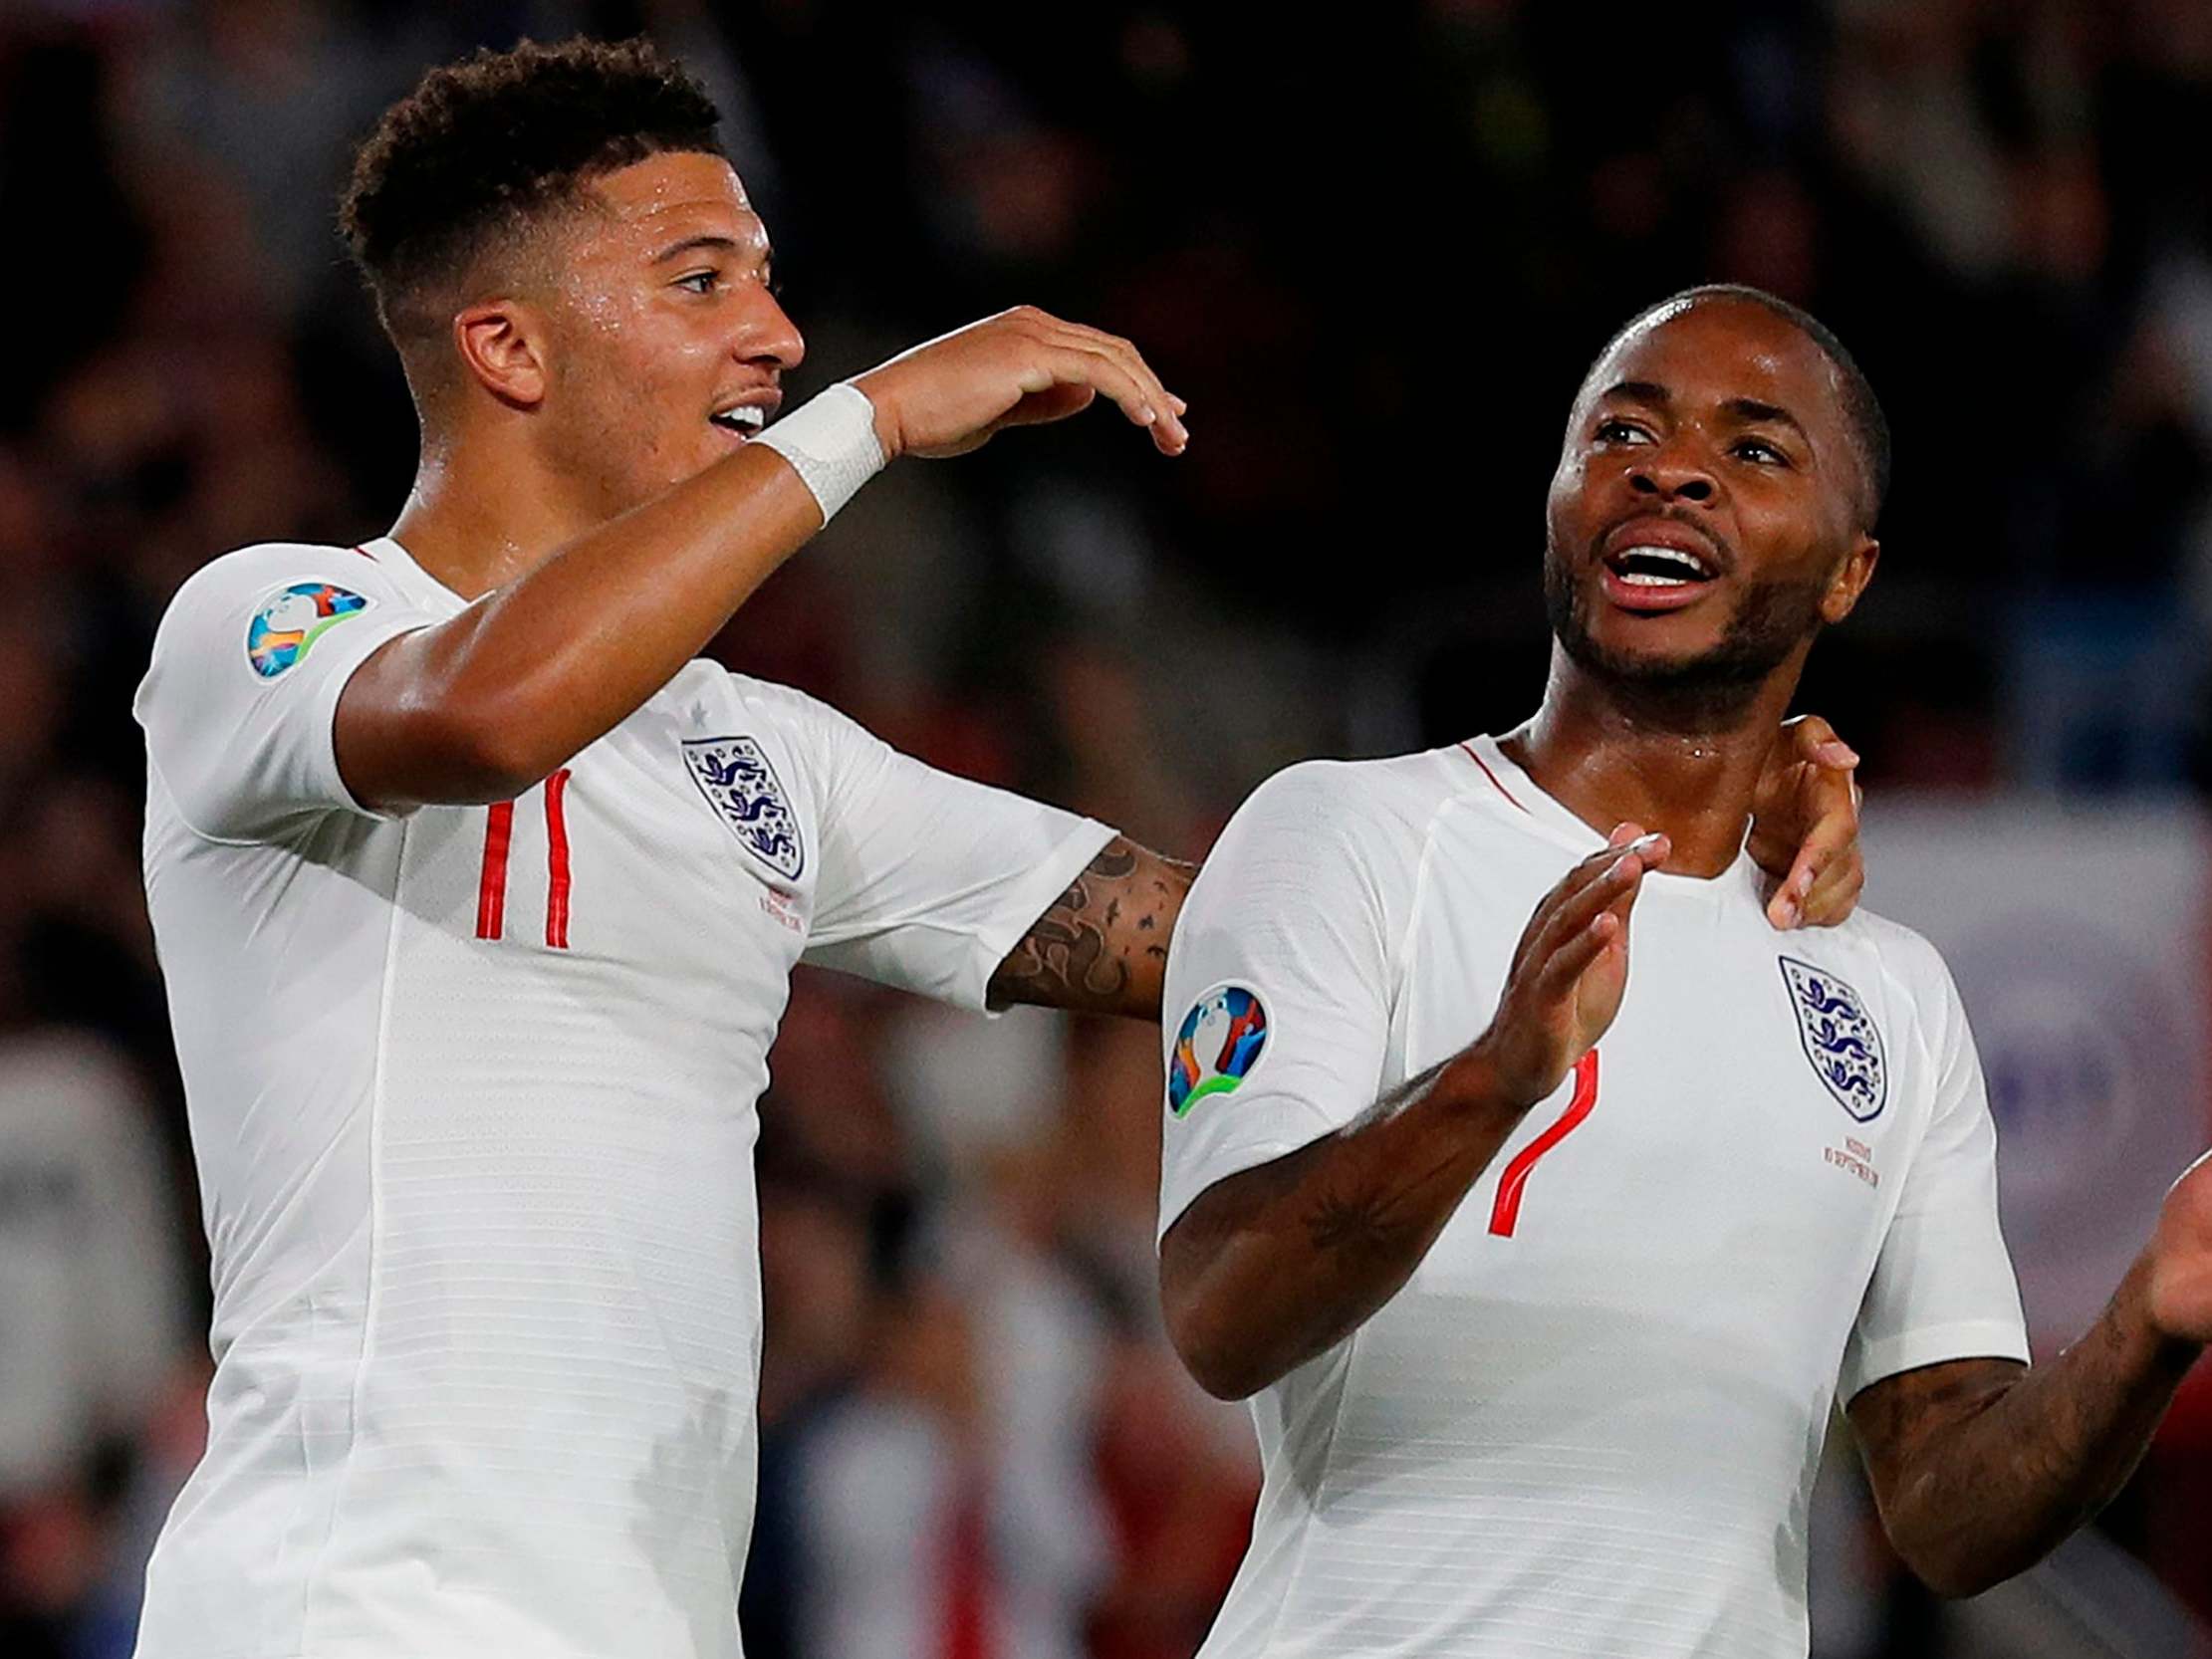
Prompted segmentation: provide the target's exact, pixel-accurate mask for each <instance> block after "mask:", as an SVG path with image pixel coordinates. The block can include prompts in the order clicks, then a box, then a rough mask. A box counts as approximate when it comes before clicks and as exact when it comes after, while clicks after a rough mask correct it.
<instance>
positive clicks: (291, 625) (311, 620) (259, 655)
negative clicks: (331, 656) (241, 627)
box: [246, 582, 371, 680]
mask: <svg viewBox="0 0 2212 1659" xmlns="http://www.w3.org/2000/svg"><path fill="white" fill-rule="evenodd" d="M370 602H371V601H370V600H369V599H368V598H366V597H364V596H363V595H362V594H360V593H357V592H353V590H351V589H348V588H341V587H339V586H337V585H336V584H335V583H329V582H295V583H293V584H291V585H290V586H289V587H285V588H280V589H278V590H276V591H275V592H272V593H270V594H269V595H267V596H266V597H265V598H264V599H263V600H262V601H261V602H260V604H258V605H257V606H255V608H254V612H253V615H252V618H251V619H250V620H249V621H248V622H247V623H246V662H247V665H248V666H249V667H251V668H252V669H253V671H254V672H255V673H256V674H258V675H260V676H261V678H263V679H265V680H273V679H275V678H276V677H277V676H278V675H279V674H282V673H283V672H284V671H285V670H286V669H288V668H290V667H291V666H292V665H293V664H294V663H296V662H298V661H299V660H300V659H301V658H302V657H304V656H306V655H307V653H308V652H309V651H310V650H312V649H313V648H314V645H315V642H316V641H317V640H318V639H320V638H322V637H323V635H324V634H326V633H328V632H329V631H330V630H331V629H332V628H334V627H336V626H338V624H339V623H341V622H343V621H345V620H346V619H347V618H349V617H351V616H358V615H360V614H361V613H362V612H363V611H365V610H367V609H368V608H369V604H370Z"/></svg>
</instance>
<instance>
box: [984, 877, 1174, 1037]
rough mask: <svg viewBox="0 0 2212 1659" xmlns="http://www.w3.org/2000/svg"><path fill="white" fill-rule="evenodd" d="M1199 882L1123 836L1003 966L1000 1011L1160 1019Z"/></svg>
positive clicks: (997, 998) (998, 981) (996, 999)
mask: <svg viewBox="0 0 2212 1659" xmlns="http://www.w3.org/2000/svg"><path fill="white" fill-rule="evenodd" d="M1197 873H1198V869H1197V866H1196V865H1195V864H1187V863H1184V862H1182V861H1181V860H1179V859H1175V858H1169V857H1165V856H1163V855H1162V854H1160V853H1157V852H1154V851H1152V850H1151V849H1150V848H1149V847H1143V846H1139V845H1137V844H1136V842H1134V841H1132V840H1130V839H1129V838H1128V837H1127V836H1125V835H1115V836H1114V837H1113V839H1111V840H1110V841H1108V842H1106V845H1105V846H1103V847H1101V848H1100V849H1099V852H1098V855H1097V856H1095V857H1094V858H1093V859H1092V860H1091V862H1090V863H1089V864H1087V865H1086V866H1085V867H1084V869H1083V872H1082V873H1081V874H1080V875H1078V876H1077V877H1076V878H1075V880H1074V881H1072V882H1070V883H1069V884H1068V886H1067V888H1066V889H1065V890H1064V891H1063V892H1062V893H1061V894H1060V896H1059V897H1058V898H1056V899H1054V900H1053V902H1052V903H1051V904H1050V905H1049V906H1047V907H1046V909H1045V913H1044V914H1043V915H1041V916H1039V917H1038V918H1037V920H1036V921H1035V922H1033V923H1031V924H1030V927H1029V929H1028V931H1026V932H1025V933H1023V935H1022V936H1021V938H1019V939H1017V940H1016V941H1015V942H1014V948H1013V949H1012V950H1010V951H1008V952H1007V953H1006V955H1005V957H1004V958H1003V959H1002V960H1001V961H1000V963H999V965H998V967H997V969H996V970H995V971H994V972H993V973H992V975H991V985H990V1002H991V1006H992V1007H994V1008H1001V1007H1005V1006H1006V1005H1008V1004H1011V1003H1034V1004H1038V1005H1040V1006H1042V1007H1046V1008H1066V1009H1074V1010H1077V1011H1079V1012H1082V1013H1090V1014H1124V1015H1128V1016H1130V1017H1132V1018H1136V1019H1153V1020H1156V1019H1158V1018H1159V1011H1160V991H1161V987H1162V985H1163V984H1164V983H1165V980H1166V977H1167V941H1168V938H1169V936H1170V935H1171V934H1172V933H1173V932H1174V928H1175V919H1176V917H1177V916H1178V915H1179V914H1180V913H1181V911H1182V905H1183V899H1184V896H1185V895H1186V894H1187V893H1188V892H1189V891H1190V883H1191V878H1192V877H1193V876H1194V875H1196V874H1197Z"/></svg>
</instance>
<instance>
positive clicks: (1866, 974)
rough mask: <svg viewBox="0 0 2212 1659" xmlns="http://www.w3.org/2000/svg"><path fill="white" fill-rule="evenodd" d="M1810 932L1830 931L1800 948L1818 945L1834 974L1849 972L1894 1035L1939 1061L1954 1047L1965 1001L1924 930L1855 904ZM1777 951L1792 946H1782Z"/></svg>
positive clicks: (1960, 1032) (1961, 1032) (1959, 1034)
mask: <svg viewBox="0 0 2212 1659" xmlns="http://www.w3.org/2000/svg"><path fill="white" fill-rule="evenodd" d="M1816 937H1818V938H1823V939H1826V938H1831V937H1832V938H1833V939H1834V944H1833V945H1831V946H1829V947H1828V948H1827V949H1821V948H1820V947H1819V946H1809V947H1807V950H1806V954H1808V955H1811V954H1814V953H1815V952H1816V951H1818V954H1819V955H1820V956H1821V958H1822V959H1823V960H1824V961H1827V962H1834V963H1836V964H1837V971H1838V972H1839V973H1840V974H1841V973H1843V972H1848V973H1849V974H1850V975H1852V976H1853V983H1854V989H1855V990H1857V991H1858V992H1859V993H1860V995H1861V996H1862V997H1863V998H1864V999H1866V1000H1868V1001H1870V1002H1872V1003H1873V1004H1875V1005H1876V1007H1877V1008H1878V1010H1879V1012H1880V1014H1881V1015H1882V1016H1883V1017H1884V1019H1883V1023H1884V1024H1886V1025H1888V1026H1889V1027H1890V1029H1891V1030H1892V1031H1893V1032H1894V1033H1896V1034H1897V1036H1898V1037H1899V1038H1909V1039H1911V1040H1912V1047H1913V1048H1914V1049H1916V1050H1917V1051H1918V1052H1919V1053H1920V1055H1921V1056H1922V1057H1923V1058H1924V1059H1925V1060H1926V1061H1928V1062H1929V1063H1930V1064H1940V1062H1941V1060H1942V1059H1943V1057H1944V1056H1945V1055H1947V1054H1949V1053H1950V1052H1951V1051H1953V1050H1954V1049H1955V1048H1956V1047H1957V1045H1958V1044H1959V1042H1960V1041H1961V1039H1962V1038H1963V1037H1964V1035H1965V1029H1966V1010H1965V1005H1964V1004H1963V1003H1962V1002H1961V1001H1960V999H1959V993H1958V986H1957V984H1956V982H1955V981H1953V979H1952V978H1951V969H1950V965H1949V964H1948V963H1946V962H1945V961H1944V960H1943V953H1942V952H1941V951H1939V950H1937V949H1936V947H1935V946H1934V945H1933V944H1932V943H1930V942H1929V940H1928V939H1927V938H1926V936H1925V935H1923V934H1921V933H1919V932H1917V931H1915V930H1914V929H1912V928H1909V927H1907V926H1905V925H1904V923H1902V922H1898V921H1893V920H1891V919H1890V918H1889V917H1887V916H1883V915H1878V914H1876V913H1875V912H1873V911H1871V910H1865V909H1860V910H1857V911H1854V912H1853V913H1852V914H1851V916H1850V918H1849V919H1848V920H1846V921H1844V922H1843V923H1842V924H1841V925H1840V926H1837V927H1834V928H1824V929H1820V930H1818V932H1817V934H1816ZM1838 947H1841V949H1839V948H1838ZM1783 954H1784V956H1785V957H1788V956H1791V955H1792V954H1793V952H1792V951H1791V950H1790V949H1789V948H1788V947H1785V948H1784V951H1783ZM1846 961H1847V963H1848V967H1847V969H1846V968H1845V967H1844V966H1843V964H1844V963H1845V962H1846Z"/></svg>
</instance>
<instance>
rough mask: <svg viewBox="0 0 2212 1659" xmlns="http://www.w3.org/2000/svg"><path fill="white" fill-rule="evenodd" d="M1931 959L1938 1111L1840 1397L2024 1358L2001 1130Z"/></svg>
mask: <svg viewBox="0 0 2212 1659" xmlns="http://www.w3.org/2000/svg"><path fill="white" fill-rule="evenodd" d="M1929 956H1930V961H1931V969H1932V976H1931V977H1932V981H1933V983H1930V984H1928V985H1927V986H1926V987H1925V989H1924V990H1923V991H1922V993H1921V994H1922V997H1923V999H1924V1001H1923V1008H1924V1009H1926V1010H1927V1012H1928V1016H1929V1021H1930V1026H1931V1028H1932V1029H1931V1032H1930V1038H1931V1047H1932V1048H1933V1050H1934V1057H1933V1058H1934V1061H1935V1066H1936V1093H1935V1102H1934V1108H1933V1112H1932V1114H1931V1116H1930V1118H1929V1122H1928V1128H1927V1133H1926V1135H1925V1136H1924V1137H1923V1138H1922V1140H1921V1143H1920V1145H1919V1148H1918V1149H1917V1150H1916V1151H1915V1153H1914V1154H1913V1158H1912V1162H1911V1164H1910V1165H1909V1166H1908V1167H1907V1168H1906V1170H1905V1173H1904V1188H1903V1191H1902V1193H1901V1194H1900V1196H1899V1198H1898V1200H1897V1210H1896V1214H1895V1216H1894V1217H1893V1218H1892V1219H1891V1221H1890V1223H1889V1232H1888V1234H1887V1235H1886V1236H1885V1237H1884V1239H1883V1240H1882V1246H1881V1255H1880V1257H1879V1259H1878V1260H1877V1261H1876V1263H1875V1265H1874V1277H1873V1280H1872V1282H1871V1283H1870V1284H1869V1285H1868V1286H1867V1289H1866V1297H1865V1301H1864V1302H1863V1303H1861V1304H1860V1307H1859V1312H1858V1322H1857V1324H1856V1325H1855V1327H1854V1328H1853V1329H1852V1332H1851V1336H1850V1340H1849V1342H1848V1343H1847V1344H1846V1345H1845V1348H1844V1350H1843V1375H1842V1377H1841V1379H1840V1388H1839V1394H1840V1397H1841V1398H1843V1400H1845V1401H1848V1400H1849V1399H1850V1397H1851V1396H1852V1395H1854V1394H1856V1393H1857V1392H1858V1391H1859V1390H1860V1389H1862V1388H1865V1387H1867V1386H1868V1385H1869V1384H1872V1383H1876V1382H1879V1381H1881V1380H1882V1378H1884V1377H1889V1376H1895V1375H1896V1374H1897V1373H1898V1372H1900V1371H1909V1370H1913V1369H1915V1368H1917V1367H1919V1366H1922V1365H1934V1364H1938V1363H1940V1362H1942V1361H1944V1360H1947V1359H1981V1358H1997V1359H2021V1360H2025V1359H2026V1358H2027V1357H2028V1330H2027V1321H2026V1319H2025V1318H2024V1317H2023V1316H2022V1313H2021V1306H2020V1287H2019V1282H2018V1280H2017V1279H2016V1278H2015V1277H2014V1275H2013V1267H2012V1258H2011V1257H2010V1256H2009V1255H2008V1254H2007V1253H2006V1250H2005V1240H2004V1235H2003V1234H2002V1232H2001V1231H2000V1230H1999V1227H1998V1219H1997V1126H1996V1124H1995V1122H1994V1121H1993V1120H1992V1119H1991V1117H1990V1113H1989V1097H1988V1094H1987V1091H1986V1090H1985V1088H1984V1086H1983V1083H1982V1068H1981V1062H1980V1060H1979V1058H1978V1057H1977V1056H1976V1054H1975V1052H1974V1038H1973V1034H1972V1033H1971V1032H1970V1031H1969V1030H1968V1029H1967V1023H1966V1009H1965V1006H1964V1004H1962V1003H1961V1002H1960V1001H1959V995H1958V990H1957V988H1956V987H1955V986H1954V985H1953V984H1952V982H1951V976H1950V974H1949V973H1948V972H1947V971H1946V970H1945V969H1944V968H1943V966H1942V964H1941V963H1940V962H1936V961H1934V960H1933V952H1932V951H1931V952H1930V953H1929Z"/></svg>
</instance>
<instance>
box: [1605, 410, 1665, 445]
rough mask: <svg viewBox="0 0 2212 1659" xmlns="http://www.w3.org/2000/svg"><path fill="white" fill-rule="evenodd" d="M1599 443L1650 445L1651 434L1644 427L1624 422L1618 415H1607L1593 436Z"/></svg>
mask: <svg viewBox="0 0 2212 1659" xmlns="http://www.w3.org/2000/svg"><path fill="white" fill-rule="evenodd" d="M1591 436H1592V437H1594V438H1596V439H1597V440H1598V442H1599V443H1649V442H1650V441H1651V434H1650V433H1648V432H1646V431H1645V430H1644V429H1643V428H1642V427H1640V426H1637V425H1634V424H1632V423H1630V422H1628V421H1625V420H1622V419H1621V418H1620V417H1619V416H1618V415H1607V416H1605V418H1604V419H1602V420H1600V421H1599V422H1598V429H1597V430H1596V431H1595V432H1593V433H1592V434H1591Z"/></svg>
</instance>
